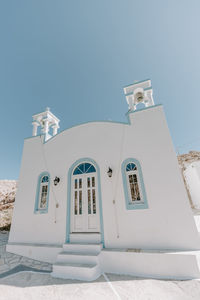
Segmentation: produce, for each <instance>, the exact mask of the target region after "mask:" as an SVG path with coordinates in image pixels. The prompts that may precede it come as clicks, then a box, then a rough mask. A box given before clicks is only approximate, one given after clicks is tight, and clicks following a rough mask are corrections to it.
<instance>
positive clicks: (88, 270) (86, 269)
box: [51, 262, 101, 281]
mask: <svg viewBox="0 0 200 300" xmlns="http://www.w3.org/2000/svg"><path fill="white" fill-rule="evenodd" d="M51 275H52V277H56V278H63V279H77V280H86V281H92V280H95V279H97V278H98V277H99V276H100V275H101V270H100V267H99V265H97V264H80V263H62V262H57V263H55V264H54V265H53V272H52V273H51Z"/></svg>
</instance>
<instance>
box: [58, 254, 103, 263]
mask: <svg viewBox="0 0 200 300" xmlns="http://www.w3.org/2000/svg"><path fill="white" fill-rule="evenodd" d="M57 262H58V263H61V262H62V263H84V264H98V254H96V253H95V254H94V253H75V252H61V253H59V254H58V256H57V260H56V263H57Z"/></svg>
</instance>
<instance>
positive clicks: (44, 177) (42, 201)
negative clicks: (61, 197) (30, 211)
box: [35, 172, 50, 213]
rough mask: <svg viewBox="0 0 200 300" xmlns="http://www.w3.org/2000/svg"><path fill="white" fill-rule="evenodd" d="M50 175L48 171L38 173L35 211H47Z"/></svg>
mask: <svg viewBox="0 0 200 300" xmlns="http://www.w3.org/2000/svg"><path fill="white" fill-rule="evenodd" d="M49 184H50V176H49V174H48V173H46V172H45V173H42V174H40V176H39V178H38V187H37V194H36V202H35V213H37V212H41V213H47V211H48V198H49Z"/></svg>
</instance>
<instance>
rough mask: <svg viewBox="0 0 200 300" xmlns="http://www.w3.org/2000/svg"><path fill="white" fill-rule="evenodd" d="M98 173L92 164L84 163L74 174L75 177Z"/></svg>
mask: <svg viewBox="0 0 200 300" xmlns="http://www.w3.org/2000/svg"><path fill="white" fill-rule="evenodd" d="M94 172H96V169H95V167H94V166H93V165H92V164H90V163H87V162H85V163H82V164H80V165H79V166H78V167H76V169H75V170H74V172H73V175H78V174H85V173H94Z"/></svg>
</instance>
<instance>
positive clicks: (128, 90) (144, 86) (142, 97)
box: [124, 79, 154, 111]
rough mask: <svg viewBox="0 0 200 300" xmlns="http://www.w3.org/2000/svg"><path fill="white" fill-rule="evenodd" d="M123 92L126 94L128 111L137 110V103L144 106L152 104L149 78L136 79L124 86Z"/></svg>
mask: <svg viewBox="0 0 200 300" xmlns="http://www.w3.org/2000/svg"><path fill="white" fill-rule="evenodd" d="M124 94H125V96H126V101H127V103H128V108H129V111H135V110H137V105H138V104H139V103H144V105H145V107H149V106H153V105H154V101H153V96H152V95H153V90H152V87H151V80H150V79H148V80H143V81H137V82H135V83H133V84H131V85H128V86H126V87H124Z"/></svg>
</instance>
